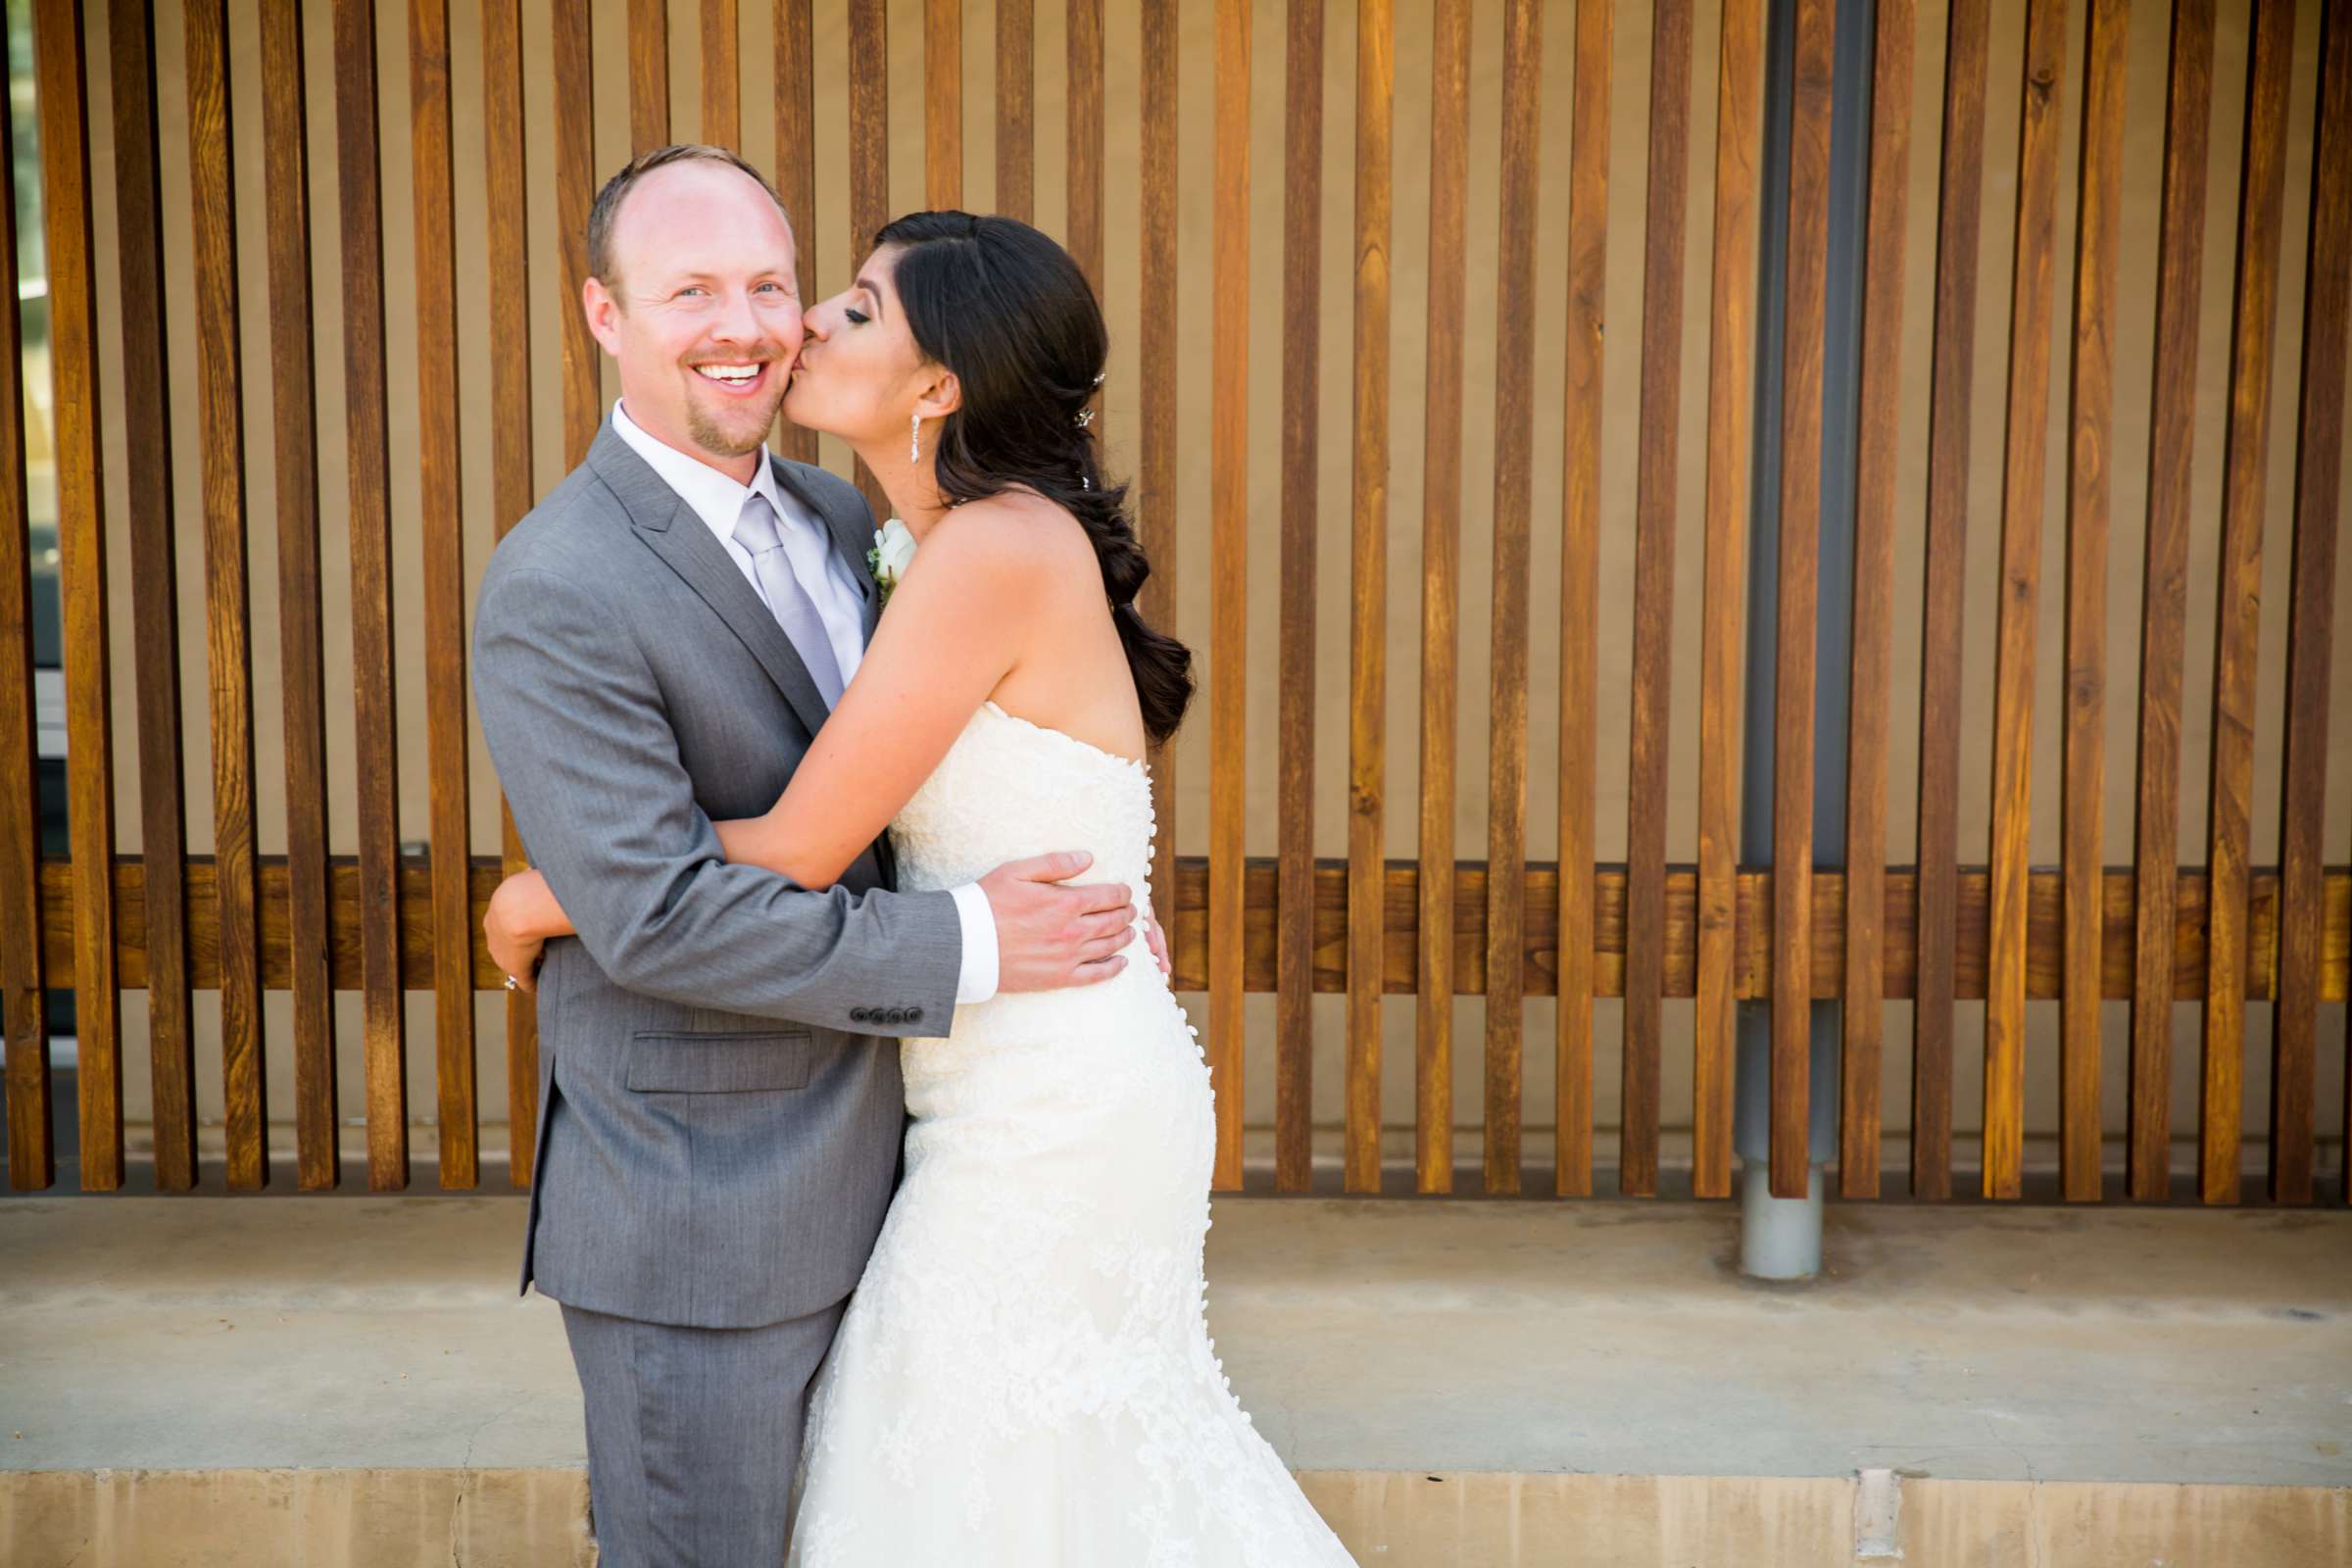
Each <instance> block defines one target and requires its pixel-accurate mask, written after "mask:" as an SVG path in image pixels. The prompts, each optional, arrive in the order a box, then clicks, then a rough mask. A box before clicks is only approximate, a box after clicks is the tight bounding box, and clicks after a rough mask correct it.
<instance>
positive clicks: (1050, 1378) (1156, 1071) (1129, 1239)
mask: <svg viewBox="0 0 2352 1568" xmlns="http://www.w3.org/2000/svg"><path fill="white" fill-rule="evenodd" d="M1152 829H1153V822H1152V793H1151V788H1150V783H1149V779H1148V777H1147V775H1146V773H1145V770H1144V768H1143V767H1142V765H1141V764H1139V763H1135V762H1131V761H1128V760H1123V759H1120V758H1116V757H1113V756H1111V755H1110V754H1108V753H1106V752H1102V751H1098V750H1097V749H1095V748H1094V747H1092V746H1089V745H1087V744H1086V743H1084V742H1082V741H1079V740H1077V739H1075V738H1073V737H1071V736H1068V735H1065V734H1062V733H1061V732H1059V731H1057V730H1050V729H1044V728H1040V727H1039V726H1037V725H1035V724H1032V723H1030V722H1028V721H1027V720H1025V719H1021V718H1016V717H1013V716H1011V715H1009V714H1007V713H1005V711H1003V710H1002V709H1000V708H998V707H996V706H995V705H994V704H991V705H989V706H988V707H986V708H983V709H982V710H981V711H979V712H977V713H975V714H974V715H973V717H972V721H971V723H970V725H969V726H968V727H967V728H966V729H965V730H964V732H963V734H962V735H961V736H960V737H959V738H958V739H957V740H956V744H955V745H954V746H953V747H952V748H951V749H950V750H949V752H948V755H947V757H946V758H945V759H944V760H942V761H941V763H940V765H939V769H938V771H937V772H935V773H934V774H933V775H932V776H931V778H930V779H929V780H928V781H927V782H926V783H925V784H924V785H923V787H922V788H921V789H920V790H918V791H917V792H916V793H915V796H914V798H913V799H912V800H911V801H909V802H908V803H907V808H906V809H905V810H904V811H902V812H901V813H900V815H899V818H898V820H897V822H896V823H894V824H893V826H892V829H891V832H892V836H893V839H894V841H895V843H896V846H897V849H898V854H899V880H900V885H901V886H902V887H906V888H910V889H923V888H947V887H953V886H956V885H957V884H958V883H962V882H968V881H970V880H972V879H973V878H974V877H976V876H979V875H981V874H983V873H985V872H987V871H989V870H992V869H994V868H995V867H996V866H998V865H1001V864H1003V863H1004V862H1005V861H1007V860H1014V859H1020V858H1026V857H1029V856H1033V855H1041V854H1044V853H1046V852H1048V851H1052V850H1068V849H1080V850H1086V851H1089V852H1091V853H1092V854H1093V855H1094V857H1095V861H1094V864H1093V865H1092V866H1091V867H1090V868H1089V869H1088V871H1087V872H1086V875H1085V880H1087V881H1090V882H1093V881H1103V882H1126V883H1128V884H1129V885H1130V886H1132V887H1134V888H1136V889H1137V890H1138V891H1139V897H1138V899H1137V904H1138V906H1139V907H1143V906H1144V904H1145V902H1146V901H1145V897H1144V896H1143V895H1144V892H1145V890H1146V889H1147V878H1148V875H1149V872H1150V868H1151V853H1152ZM1140 933H1141V927H1140V922H1139V928H1138V935H1137V937H1136V939H1135V941H1134V942H1133V943H1132V944H1131V946H1130V947H1129V948H1128V950H1127V956H1128V964H1127V967H1126V968H1125V969H1124V970H1122V971H1121V972H1120V973H1119V974H1118V975H1117V976H1115V977H1114V978H1112V979H1110V980H1107V981H1104V982H1103V983H1101V984H1100V985H1095V986H1088V987H1084V988H1080V989H1075V990H1069V991H1059V992H1049V993H1039V994H1028V995H1014V996H1005V997H1000V998H998V999H996V1000H995V1001H992V1002H987V1003H983V1004H980V1005H975V1006H966V1007H958V1008H957V1009H956V1021H955V1026H954V1032H953V1034H952V1036H951V1037H950V1038H948V1039H944V1040H908V1041H906V1042H904V1043H903V1045H902V1047H901V1050H900V1060H901V1062H902V1064H903V1065H904V1068H905V1072H906V1079H907V1110H908V1112H909V1113H910V1115H911V1116H912V1118H913V1120H912V1122H911V1123H910V1125H909V1126H908V1128H907V1165H906V1174H905V1178H904V1180H903V1181H902V1183H901V1185H900V1187H899V1191H898V1195H897V1197H896V1198H895V1199H894V1200H893V1201H892V1203H891V1207H890V1214H889V1217H888V1218H887V1219H886V1220H885V1221H884V1223H883V1226H882V1234H881V1238H880V1240H879V1241H878V1242H877V1243H876V1244H875V1247H874V1253H873V1257H872V1259H871V1261H869V1262H868V1263H867V1264H866V1268H865V1274H864V1278H863V1279H862V1280H861V1281H860V1283H859V1284H858V1292H857V1294H856V1295H855V1296H854V1297H852V1298H851V1300H850V1306H849V1311H848V1314H847V1316H846V1317H845V1318H844V1319H843V1322H842V1325H841V1332H840V1334H839V1336H838V1337H837V1338H836V1339H835V1340H834V1343H833V1350H832V1355H831V1357H830V1358H829V1359H828V1360H827V1361H826V1363H825V1367H824V1370H823V1372H822V1373H821V1374H820V1375H819V1377H818V1381H817V1386H816V1389H815V1391H814V1393H813V1395H812V1396H811V1399H810V1405H809V1433H808V1441H807V1444H806V1446H805V1450H804V1451H805V1454H806V1459H805V1464H806V1467H807V1468H806V1485H805V1490H804V1492H803V1495H802V1499H801V1509H800V1519H799V1524H798V1527H797V1529H796V1531H795V1534H794V1541H793V1547H792V1558H791V1560H792V1563H793V1564H794V1565H795V1568H948V1565H951V1564H953V1565H956V1568H984V1565H1004V1568H1014V1565H1018V1568H1054V1565H1067V1568H1080V1565H1084V1568H1340V1565H1348V1564H1350V1563H1351V1559H1350V1558H1349V1557H1348V1553H1347V1550H1346V1548H1344V1547H1343V1546H1342V1545H1341V1544H1340V1543H1339V1540H1338V1538H1337V1537H1335V1536H1334V1535H1333V1534H1332V1533H1331V1531H1330V1530H1329V1528H1327V1527H1326V1526H1325V1525H1324V1523H1323V1521H1322V1519H1321V1518H1320V1517H1318V1516H1317V1515H1316V1513H1315V1511H1314V1509H1313V1508H1312V1507H1311V1506H1310V1505H1309V1504H1308V1503H1307V1501H1306V1498H1305V1497H1304V1495H1302V1494H1300V1492H1299V1488H1298V1485H1297V1484H1296V1483H1295V1482H1294V1481H1293V1480H1292V1479H1291V1475H1290V1472H1289V1471H1288V1469H1286V1468H1285V1467H1284V1465H1283V1462H1282V1460H1281V1459H1280V1458H1279V1457H1277V1456H1276V1454H1275V1452H1274V1450H1273V1448H1271V1447H1270V1446H1268V1445H1267V1444H1266V1442H1265V1440H1264V1439H1262V1438H1260V1437H1259V1436H1258V1435H1257V1433H1256V1432H1255V1431H1253V1430H1252V1429H1251V1427H1250V1417H1249V1416H1248V1415H1247V1414H1245V1413H1244V1412H1243V1410H1242V1407H1241V1405H1240V1403H1239V1402H1238V1401H1236V1399H1235V1398H1234V1396H1233V1391H1232V1388H1231V1386H1230V1384H1228V1383H1227V1381H1226V1379H1225V1377H1224V1374H1223V1371H1222V1370H1221V1368H1220V1366H1219V1364H1218V1362H1217V1359H1216V1355H1215V1352H1214V1350H1213V1348H1212V1347H1211V1345H1210V1343H1209V1338H1208V1329H1207V1323H1206V1319H1205V1318H1204V1317H1203V1315H1202V1303H1203V1298H1204V1294H1205V1284H1204V1281H1203V1278H1202V1275H1201V1243H1202V1241H1203V1240H1204V1238H1205V1235H1206V1232H1207V1229H1208V1181H1209V1164H1210V1156H1211V1152H1212V1146H1213V1142H1214V1129H1213V1120H1212V1113H1211V1106H1210V1100H1209V1086H1208V1068H1207V1066H1206V1064H1205V1063H1204V1062H1203V1060H1202V1058H1201V1050H1200V1047H1199V1045H1198V1044H1197V1043H1196V1042H1195V1040H1194V1038H1193V1031H1192V1029H1191V1028H1190V1026H1189V1025H1188V1024H1187V1023H1186V1021H1185V1016H1184V1012H1183V1010H1182V1009H1181V1008H1180V1007H1178V1005H1176V1000H1175V998H1174V997H1173V996H1171V995H1170V994H1169V991H1168V987H1167V983H1166V981H1165V980H1164V979H1163V978H1162V976H1161V975H1160V973H1159V969H1158V967H1157V965H1155V964H1154V963H1153V962H1152V957H1151V955H1150V953H1149V951H1148V950H1147V949H1146V947H1145V944H1144V941H1143V938H1142V936H1141V934H1140Z"/></svg>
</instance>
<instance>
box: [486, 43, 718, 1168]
mask: <svg viewBox="0 0 2352 1568" xmlns="http://www.w3.org/2000/svg"><path fill="white" fill-rule="evenodd" d="M723 3H724V4H725V7H726V11H727V14H728V22H729V25H730V26H731V25H732V23H733V18H734V3H733V0H723ZM713 9H714V7H711V6H707V7H706V9H705V11H704V13H703V16H704V26H705V28H706V29H708V28H709V26H710V25H711V12H712V10H713ZM704 58H705V61H706V65H705V68H704V69H705V73H706V88H705V97H704V109H703V114H704V131H703V133H704V135H706V136H708V135H710V134H711V126H710V116H711V99H710V96H709V89H708V85H707V82H708V73H709V70H710V67H709V65H708V61H709V58H710V47H709V39H708V32H707V30H706V37H705V45H704ZM482 151H483V165H484V170H483V172H484V188H485V190H486V192H487V194H488V210H489V222H488V235H487V238H488V252H489V255H488V260H489V275H490V276H492V277H527V276H529V275H530V233H529V229H528V227H527V226H526V225H525V223H524V221H523V214H524V203H525V196H524V190H523V175H524V167H525V166H524V157H523V153H524V143H523V130H522V7H521V0H484V3H483V6H482ZM488 292H489V306H490V509H491V518H492V526H493V527H494V528H495V529H496V531H497V537H499V538H501V539H504V538H505V537H506V536H507V531H508V530H509V529H511V528H513V527H514V526H515V523H517V522H519V521H521V520H522V515H523V514H524V513H526V512H528V511H530V510H531V504H532V500H533V486H532V482H531V379H532V377H531V313H530V300H529V297H528V295H527V294H526V293H525V291H523V290H521V289H510V288H494V289H491V290H489V291H488ZM499 851H500V862H501V865H502V867H503V869H504V870H505V872H506V873H507V874H508V875H510V876H512V875H513V874H514V873H515V872H516V871H519V870H521V869H523V868H524V867H525V866H526V865H528V864H529V863H530V862H529V858H528V857H526V856H525V855H524V854H523V848H522V840H521V838H520V837H519V836H518V835H517V834H516V833H515V813H514V812H513V811H512V810H511V809H508V807H507V803H506V800H505V799H504V797H503V796H502V797H501V799H500V801H499ZM470 924H471V922H470V921H468V927H469V928H470ZM467 936H468V941H470V940H471V932H470V929H468V933H467ZM506 998H507V1004H506V1010H507V1125H508V1180H509V1182H510V1183H511V1184H512V1185H513V1186H515V1187H518V1188H519V1187H527V1186H528V1185H530V1181H531V1170H532V1166H533V1164H534V1163H535V1162H536V1160H537V1156H538V1150H537V1141H538V1133H539V1007H538V1002H537V1000H536V999H535V998H534V997H533V996H532V995H531V994H530V993H529V992H525V991H510V992H508V993H506Z"/></svg>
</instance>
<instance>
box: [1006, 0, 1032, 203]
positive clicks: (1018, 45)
mask: <svg viewBox="0 0 2352 1568" xmlns="http://www.w3.org/2000/svg"><path fill="white" fill-rule="evenodd" d="M997 211H998V212H1000V213H1003V214H1004V215H1005V217H1007V218H1017V219H1019V220H1020V221H1022V222H1024V223H1028V222H1034V221H1036V219H1037V20H1036V18H1035V17H1034V16H1032V15H1031V10H1030V0H997Z"/></svg>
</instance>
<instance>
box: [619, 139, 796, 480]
mask: <svg viewBox="0 0 2352 1568" xmlns="http://www.w3.org/2000/svg"><path fill="white" fill-rule="evenodd" d="M612 255H613V264H612V265H611V266H610V267H609V268H608V269H607V270H608V271H610V272H612V273H613V274H614V275H613V276H612V277H609V278H590V279H589V280H588V283H587V286H586V289H585V291H584V303H585V305H586V307H587V312H588V324H589V330H590V331H592V332H593V333H595V335H596V339H597V341H598V342H599V343H602V344H603V345H604V347H605V352H607V353H608V354H611V355H612V356H613V359H614V360H615V361H617V362H618V363H619V367H620V397H621V402H622V403H623V404H624V405H625V406H626V407H627V409H628V411H629V417H630V418H631V419H632V420H634V421H635V422H636V424H637V425H638V427H639V428H640V429H643V430H644V431H645V432H646V433H647V434H649V435H651V436H653V437H655V438H656V439H657V440H660V441H662V442H665V443H667V444H668V445H670V446H672V447H675V448H677V449H678V450H680V451H682V452H686V453H689V454H690V455H693V456H696V457H700V458H701V459H702V460H703V461H704V462H706V463H709V464H711V466H713V467H717V468H720V469H723V470H725V471H727V472H729V473H732V474H735V476H736V477H738V478H746V477H748V476H749V474H750V472H751V468H752V463H753V459H754V455H755V454H757V453H758V452H759V450H760V443H761V442H762V441H764V440H765V439H766V438H767V432H768V430H769V428H770V427H771V426H772V425H773V424H774V423H775V417H776V405H777V404H778V403H779V402H780V401H782V399H783V396H784V386H785V381H786V378H787V376H788V373H789V372H790V369H791V367H792V361H793V356H794V355H796V354H798V353H799V352H800V347H801V301H800V295H799V292H798V288H797V285H796V283H795V281H794V277H793V241H792V228H791V225H790V224H788V223H786V222H785V221H784V215H783V213H782V212H780V211H779V210H778V209H777V207H776V204H775V201H774V200H773V198H771V197H770V196H769V195H768V194H767V192H766V191H764V190H762V189H760V185H759V183H758V182H757V181H755V180H752V179H750V178H747V177H746V176H745V175H744V174H743V173H742V172H740V171H738V170H734V169H730V168H728V167H726V166H725V165H723V164H717V163H711V162H707V161H693V162H683V163H676V164H669V165H666V166H664V167H662V168H660V169H656V170H654V171H652V172H649V173H647V174H645V175H644V176H643V177H642V178H641V179H639V180H638V181H637V182H636V183H635V184H633V185H631V186H630V187H629V189H628V193H627V195H626V196H625V197H624V198H623V200H622V201H621V204H620V209H619V211H618V213H617V214H615V216H614V219H613V236H612Z"/></svg>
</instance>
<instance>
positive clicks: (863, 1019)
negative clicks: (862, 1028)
mask: <svg viewBox="0 0 2352 1568" xmlns="http://www.w3.org/2000/svg"><path fill="white" fill-rule="evenodd" d="M873 1016H874V1014H873V1009H872V1008H870V1007H852V1008H851V1009H850V1022H852V1023H870V1022H871V1021H872V1020H873Z"/></svg>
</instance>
